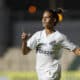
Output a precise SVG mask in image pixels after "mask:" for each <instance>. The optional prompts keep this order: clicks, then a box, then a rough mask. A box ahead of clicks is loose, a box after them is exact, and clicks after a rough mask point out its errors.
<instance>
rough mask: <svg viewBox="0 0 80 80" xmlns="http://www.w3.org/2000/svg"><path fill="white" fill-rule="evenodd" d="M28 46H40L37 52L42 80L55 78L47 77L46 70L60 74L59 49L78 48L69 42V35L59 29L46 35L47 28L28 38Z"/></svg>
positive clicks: (38, 70) (38, 69)
mask: <svg viewBox="0 0 80 80" xmlns="http://www.w3.org/2000/svg"><path fill="white" fill-rule="evenodd" d="M27 46H28V47H30V48H31V49H35V48H36V47H38V50H37V53H36V70H37V72H38V76H39V79H40V78H41V80H55V79H54V78H51V77H50V78H49V79H48V78H47V79H46V73H45V72H46V71H48V70H52V71H53V72H55V73H53V75H55V74H56V75H58V74H59V72H58V69H59V66H57V65H58V64H59V58H58V57H59V55H60V54H59V51H60V49H61V48H62V47H64V48H67V49H70V50H71V51H72V50H74V49H75V48H76V46H75V45H74V44H73V43H71V42H69V40H68V39H67V37H66V36H65V35H63V34H62V33H60V32H59V31H56V32H54V33H52V34H50V35H48V36H46V33H45V30H42V31H38V32H36V33H35V34H34V35H33V36H32V37H31V38H30V39H29V40H28V42H27ZM51 53H52V54H51ZM55 66H56V67H55ZM59 71H60V70H59ZM57 72H58V73H57ZM42 78H43V79H42ZM58 80H59V79H58Z"/></svg>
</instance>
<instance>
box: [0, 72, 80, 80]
mask: <svg viewBox="0 0 80 80" xmlns="http://www.w3.org/2000/svg"><path fill="white" fill-rule="evenodd" d="M0 80H37V76H36V73H35V72H0ZM61 80H80V71H75V72H74V71H71V72H62V78H61Z"/></svg>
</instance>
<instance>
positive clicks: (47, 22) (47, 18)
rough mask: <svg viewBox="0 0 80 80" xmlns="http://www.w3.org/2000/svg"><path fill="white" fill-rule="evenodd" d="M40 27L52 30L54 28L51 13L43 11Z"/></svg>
mask: <svg viewBox="0 0 80 80" xmlns="http://www.w3.org/2000/svg"><path fill="white" fill-rule="evenodd" d="M42 25H43V27H45V28H48V29H49V28H53V26H54V18H53V17H52V13H50V12H48V11H45V12H44V13H43V17H42Z"/></svg>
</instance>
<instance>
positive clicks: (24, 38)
mask: <svg viewBox="0 0 80 80" xmlns="http://www.w3.org/2000/svg"><path fill="white" fill-rule="evenodd" d="M28 37H29V36H28V34H26V33H25V32H23V33H22V34H21V39H22V40H27V39H28Z"/></svg>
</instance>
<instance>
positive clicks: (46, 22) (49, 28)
mask: <svg viewBox="0 0 80 80" xmlns="http://www.w3.org/2000/svg"><path fill="white" fill-rule="evenodd" d="M55 21H56V19H55V18H53V17H52V13H50V12H48V11H45V12H44V13H43V16H42V25H43V27H44V29H45V32H46V36H48V35H49V34H51V33H54V30H55V29H54V23H55ZM28 37H29V36H28V34H26V33H25V32H23V33H22V35H21V39H22V53H23V54H24V55H25V54H28V53H29V52H30V51H31V49H30V48H29V47H27V46H26V45H27V43H26V42H27V39H28ZM73 52H74V54H76V55H80V48H76V49H74V50H73Z"/></svg>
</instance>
